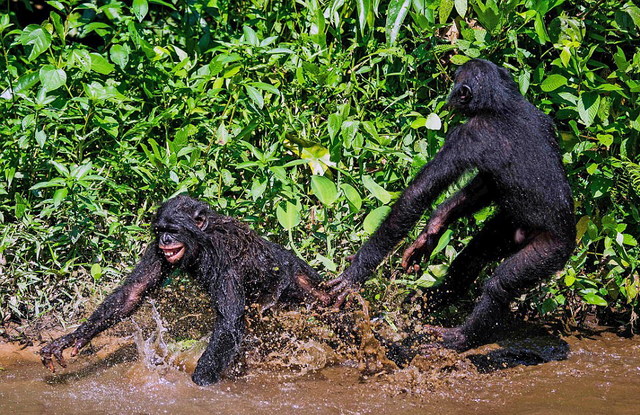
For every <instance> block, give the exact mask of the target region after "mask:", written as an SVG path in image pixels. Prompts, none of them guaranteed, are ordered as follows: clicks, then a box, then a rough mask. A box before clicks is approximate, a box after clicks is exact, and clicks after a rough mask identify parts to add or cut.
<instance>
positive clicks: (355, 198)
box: [340, 183, 362, 212]
mask: <svg viewBox="0 0 640 415" xmlns="http://www.w3.org/2000/svg"><path fill="white" fill-rule="evenodd" d="M340 188H341V189H342V191H343V192H344V195H345V196H346V197H347V202H349V207H350V208H351V209H352V210H353V211H354V212H358V211H360V209H361V208H362V198H361V197H360V193H358V191H357V190H356V189H355V188H354V187H353V186H351V185H350V184H347V183H343V184H341V185H340Z"/></svg>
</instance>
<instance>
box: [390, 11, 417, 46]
mask: <svg viewBox="0 0 640 415" xmlns="http://www.w3.org/2000/svg"><path fill="white" fill-rule="evenodd" d="M410 7H411V0H391V1H390V2H389V7H388V8H387V23H386V25H385V29H386V35H387V44H388V45H389V46H393V45H395V43H396V40H397V38H398V34H399V33H400V28H401V27H402V23H403V22H404V19H405V18H406V17H407V14H408V13H409V8H410Z"/></svg>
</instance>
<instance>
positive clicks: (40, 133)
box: [35, 130, 47, 148]
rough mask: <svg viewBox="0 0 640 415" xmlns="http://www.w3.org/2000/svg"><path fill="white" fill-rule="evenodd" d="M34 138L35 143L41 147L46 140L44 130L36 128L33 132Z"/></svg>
mask: <svg viewBox="0 0 640 415" xmlns="http://www.w3.org/2000/svg"><path fill="white" fill-rule="evenodd" d="M35 138H36V143H38V145H39V146H40V148H43V147H44V144H45V143H46V141H47V134H46V133H45V132H44V130H37V131H36V134H35Z"/></svg>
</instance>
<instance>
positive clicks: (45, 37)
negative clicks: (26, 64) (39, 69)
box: [20, 24, 51, 61]
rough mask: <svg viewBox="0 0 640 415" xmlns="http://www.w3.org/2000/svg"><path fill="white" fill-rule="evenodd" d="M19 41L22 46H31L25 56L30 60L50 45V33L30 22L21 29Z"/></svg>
mask: <svg viewBox="0 0 640 415" xmlns="http://www.w3.org/2000/svg"><path fill="white" fill-rule="evenodd" d="M20 43H21V44H22V45H23V46H29V45H31V46H32V48H31V52H29V57H28V58H27V59H29V60H30V61H32V60H34V59H35V58H37V57H38V56H40V54H41V53H42V52H44V51H45V50H47V49H48V48H49V46H51V35H50V34H49V32H47V31H46V30H45V29H43V28H42V27H40V26H38V25H33V24H30V25H29V26H27V27H26V28H25V29H24V30H23V31H22V34H21V35H20Z"/></svg>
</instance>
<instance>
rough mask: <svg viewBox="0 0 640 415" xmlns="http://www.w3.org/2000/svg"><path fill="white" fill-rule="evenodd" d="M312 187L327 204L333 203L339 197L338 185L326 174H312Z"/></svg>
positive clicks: (321, 200) (314, 192)
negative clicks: (325, 175)
mask: <svg viewBox="0 0 640 415" xmlns="http://www.w3.org/2000/svg"><path fill="white" fill-rule="evenodd" d="M311 189H312V190H313V194H315V195H316V197H317V198H318V199H319V200H320V202H322V204H324V205H325V206H330V205H332V204H333V203H334V202H335V201H336V199H338V189H337V188H336V185H335V184H334V183H333V182H332V181H331V180H329V179H327V178H326V177H324V176H311Z"/></svg>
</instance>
